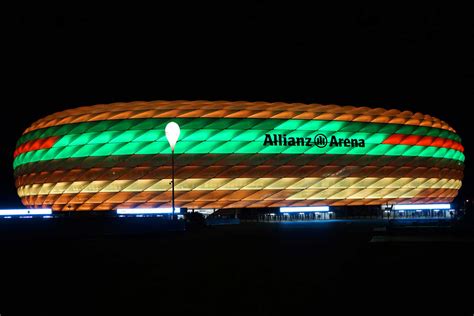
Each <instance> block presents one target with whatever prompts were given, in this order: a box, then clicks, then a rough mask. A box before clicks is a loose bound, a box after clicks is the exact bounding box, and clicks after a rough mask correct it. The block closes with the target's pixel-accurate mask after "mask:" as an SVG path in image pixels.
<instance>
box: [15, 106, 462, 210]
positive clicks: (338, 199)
mask: <svg viewBox="0 0 474 316" xmlns="http://www.w3.org/2000/svg"><path fill="white" fill-rule="evenodd" d="M170 121H174V122H176V123H178V124H179V126H180V128H181V135H180V138H179V141H178V143H177V145H176V149H175V165H176V182H175V190H176V193H175V194H176V205H177V207H181V208H190V209H193V208H197V209H200V208H214V209H222V208H269V207H288V206H316V205H330V206H345V205H382V204H386V203H389V204H398V203H446V202H451V201H452V200H453V199H454V197H455V196H456V195H457V192H458V190H459V189H460V187H461V181H462V178H463V169H464V154H463V146H462V145H461V139H460V137H459V136H458V135H457V134H456V133H455V131H454V129H453V128H451V127H450V126H449V125H447V124H446V123H445V122H443V121H441V120H439V119H437V118H434V117H431V116H429V115H424V114H421V113H412V112H408V111H405V112H400V111H398V110H386V109H382V108H375V109H371V108H366V107H352V106H337V105H319V104H299V103H291V104H288V103H266V102H226V101H215V102H211V101H156V102H132V103H115V104H101V105H95V106H89V107H81V108H76V109H71V110H67V111H63V112H59V113H55V114H52V115H50V116H47V117H45V118H43V119H40V120H38V121H37V122H35V123H34V124H33V125H32V126H31V127H29V128H28V129H27V130H26V131H25V132H24V134H23V135H22V136H21V138H20V139H19V140H18V143H17V148H16V150H15V153H14V173H15V179H16V187H17V191H18V194H19V196H20V197H21V199H22V202H23V204H24V205H25V206H27V207H30V208H44V207H51V208H52V209H53V210H54V211H72V210H77V211H83V210H84V211H88V210H95V211H99V210H115V209H117V208H135V207H147V208H151V207H169V206H170V205H171V184H170V181H171V180H170V179H171V158H170V156H171V150H170V147H169V144H168V142H167V140H166V137H165V126H166V124H167V123H169V122H170Z"/></svg>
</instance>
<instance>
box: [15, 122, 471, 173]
mask: <svg viewBox="0 0 474 316" xmlns="http://www.w3.org/2000/svg"><path fill="white" fill-rule="evenodd" d="M170 120H171V119H152V120H150V119H146V120H121V121H101V122H88V123H79V124H71V125H64V126H59V127H51V128H47V129H44V130H42V133H43V134H40V133H39V132H38V133H37V131H35V132H32V133H29V134H26V135H24V136H25V137H26V136H28V135H30V134H34V133H35V134H36V135H37V137H38V138H44V137H49V136H61V135H62V136H63V137H61V138H60V139H59V140H58V141H57V142H56V143H55V144H54V146H53V147H52V148H49V149H41V150H37V151H31V152H27V153H23V154H20V155H19V156H17V157H16V159H15V160H14V168H16V167H18V166H19V165H23V164H26V163H31V162H38V161H47V160H55V159H67V158H81V157H101V156H111V155H114V156H120V155H153V154H169V153H170V152H171V151H170V147H169V145H168V142H167V140H166V136H165V133H164V126H165V125H166V124H167V123H168V122H169V121H170ZM175 121H176V122H177V123H178V124H180V126H181V135H180V140H179V142H178V145H177V147H176V153H177V154H255V153H261V154H313V155H322V154H333V155H359V156H360V155H375V156H383V155H386V156H407V157H434V158H445V159H453V160H459V161H464V155H463V153H462V152H459V151H457V150H454V149H447V148H438V147H431V146H410V145H390V144H381V143H382V142H383V141H384V140H385V139H387V138H388V137H389V136H390V135H392V134H393V133H389V132H388V131H387V129H389V128H391V129H392V131H393V132H394V133H401V132H400V130H403V131H408V130H407V129H406V128H407V126H401V127H400V128H399V129H397V130H394V129H393V126H390V125H391V124H383V125H381V124H367V123H364V125H359V124H360V123H358V122H355V123H354V122H344V121H303V120H273V119H270V120H260V119H201V118H198V119H176V120H175ZM152 122H154V123H155V125H150V124H151V123H152ZM204 123H207V125H204ZM276 123H278V124H276ZM85 124H87V126H85ZM354 124H355V125H354ZM354 126H359V127H361V126H362V128H360V129H358V130H356V129H355V128H354ZM86 127H87V128H86ZM374 127H377V128H378V129H375V128H374ZM421 129H422V130H424V131H426V132H433V133H434V132H435V131H436V132H439V134H438V137H441V136H440V133H446V132H448V131H445V130H440V129H429V128H425V127H420V129H413V128H412V127H410V131H412V132H413V131H415V130H416V131H418V132H420V130H421ZM267 133H270V134H271V133H278V134H286V135H287V137H310V138H313V137H314V136H315V135H316V134H317V133H325V134H326V135H327V136H328V138H329V137H330V136H335V137H336V138H356V139H359V138H361V139H364V140H365V144H366V145H365V147H354V148H352V147H329V146H327V147H325V148H318V147H316V146H311V147H307V146H292V147H287V146H264V145H263V143H264V139H265V134H267ZM449 133H450V132H449ZM430 136H434V135H430ZM28 140H29V139H28ZM23 141H25V140H23Z"/></svg>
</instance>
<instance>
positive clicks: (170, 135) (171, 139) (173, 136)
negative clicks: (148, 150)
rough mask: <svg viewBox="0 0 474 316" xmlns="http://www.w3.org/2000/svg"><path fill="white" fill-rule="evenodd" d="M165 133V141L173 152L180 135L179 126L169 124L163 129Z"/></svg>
mask: <svg viewBox="0 0 474 316" xmlns="http://www.w3.org/2000/svg"><path fill="white" fill-rule="evenodd" d="M165 133H166V139H167V140H168V143H170V147H171V150H172V151H174V147H175V146H176V142H177V141H178V138H179V133H180V129H179V125H178V124H176V123H175V122H169V123H168V124H167V125H166V127H165Z"/></svg>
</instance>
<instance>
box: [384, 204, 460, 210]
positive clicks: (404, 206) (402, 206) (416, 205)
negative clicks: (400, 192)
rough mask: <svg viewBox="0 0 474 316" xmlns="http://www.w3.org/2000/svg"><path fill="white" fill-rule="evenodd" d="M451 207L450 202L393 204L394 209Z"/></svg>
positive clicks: (439, 208) (441, 208)
mask: <svg viewBox="0 0 474 316" xmlns="http://www.w3.org/2000/svg"><path fill="white" fill-rule="evenodd" d="M450 208H451V205H450V204H398V205H394V206H393V209H394V210H434V209H437V210H447V209H450Z"/></svg>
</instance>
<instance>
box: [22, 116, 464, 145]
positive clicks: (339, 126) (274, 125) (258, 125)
mask: <svg viewBox="0 0 474 316" xmlns="http://www.w3.org/2000/svg"><path fill="white" fill-rule="evenodd" d="M170 121H175V122H176V123H178V124H179V125H180V127H181V129H192V130H196V129H216V130H228V129H234V130H249V129H252V130H278V131H280V130H298V131H333V132H335V131H340V132H366V133H386V134H407V135H421V136H433V137H442V138H448V139H452V140H454V141H456V142H459V143H460V142H461V138H460V137H459V135H457V134H456V133H453V132H451V131H448V130H445V129H440V128H432V127H426V126H413V125H403V124H384V123H366V122H350V121H326V120H285V119H238V118H218V119H215V118H176V119H171V118H148V119H125V120H106V121H95V122H84V123H75V124H65V125H58V126H53V127H48V128H43V129H38V130H34V131H32V132H29V133H27V134H24V135H22V136H21V137H20V139H19V140H18V143H17V147H18V146H19V145H21V144H23V143H25V142H27V141H30V140H34V139H38V138H45V137H50V136H64V135H68V134H82V133H85V132H89V133H90V132H104V131H118V132H120V131H122V132H123V131H127V130H142V131H143V130H144V131H147V130H163V129H164V128H165V126H166V124H167V123H168V122H170Z"/></svg>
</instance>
